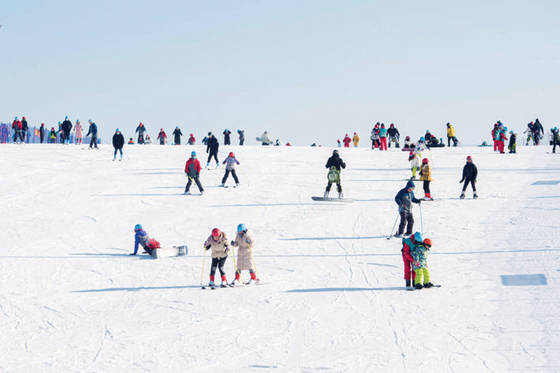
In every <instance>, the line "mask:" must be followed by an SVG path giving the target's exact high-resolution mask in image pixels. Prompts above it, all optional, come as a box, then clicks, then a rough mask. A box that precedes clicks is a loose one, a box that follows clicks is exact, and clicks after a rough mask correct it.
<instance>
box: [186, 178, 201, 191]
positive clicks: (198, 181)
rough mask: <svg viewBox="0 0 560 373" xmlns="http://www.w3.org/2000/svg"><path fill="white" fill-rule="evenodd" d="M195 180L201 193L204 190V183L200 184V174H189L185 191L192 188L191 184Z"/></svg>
mask: <svg viewBox="0 0 560 373" xmlns="http://www.w3.org/2000/svg"><path fill="white" fill-rule="evenodd" d="M193 180H194V182H195V183H196V186H197V187H198V190H199V191H200V193H202V192H204V188H202V185H201V184H200V180H199V178H198V175H196V176H194V177H191V176H189V181H188V182H187V186H186V187H185V193H188V192H189V190H190V189H191V185H192V183H193Z"/></svg>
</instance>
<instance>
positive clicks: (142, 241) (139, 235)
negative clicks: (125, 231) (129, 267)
mask: <svg viewBox="0 0 560 373" xmlns="http://www.w3.org/2000/svg"><path fill="white" fill-rule="evenodd" d="M138 246H142V248H143V249H144V251H145V252H146V253H148V254H150V255H152V251H153V250H155V249H159V247H160V245H159V242H158V241H156V240H155V239H153V238H150V237H149V236H148V233H146V231H145V230H143V229H142V225H140V224H136V225H135V226H134V252H133V253H131V254H129V255H136V254H137V253H138Z"/></svg>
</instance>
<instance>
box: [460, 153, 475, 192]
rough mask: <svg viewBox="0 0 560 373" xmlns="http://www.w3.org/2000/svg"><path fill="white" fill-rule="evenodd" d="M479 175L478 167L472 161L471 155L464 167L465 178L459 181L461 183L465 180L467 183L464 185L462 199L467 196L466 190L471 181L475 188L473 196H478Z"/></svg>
mask: <svg viewBox="0 0 560 373" xmlns="http://www.w3.org/2000/svg"><path fill="white" fill-rule="evenodd" d="M477 176H478V169H477V168H476V166H475V164H474V163H473V161H472V157H471V156H470V155H469V156H468V157H467V164H466V165H465V167H463V178H462V179H461V181H459V184H460V183H462V182H463V181H464V182H465V184H464V185H463V192H462V193H461V197H460V198H461V199H463V198H465V191H466V190H467V186H468V185H469V183H470V184H471V186H472V189H473V198H478V195H477V194H476V177H477Z"/></svg>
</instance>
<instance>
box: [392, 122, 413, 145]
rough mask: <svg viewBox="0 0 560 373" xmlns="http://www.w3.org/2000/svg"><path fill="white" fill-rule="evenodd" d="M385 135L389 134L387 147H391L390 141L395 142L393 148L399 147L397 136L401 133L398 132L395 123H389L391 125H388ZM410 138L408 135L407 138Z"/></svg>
mask: <svg viewBox="0 0 560 373" xmlns="http://www.w3.org/2000/svg"><path fill="white" fill-rule="evenodd" d="M387 135H388V136H389V147H391V143H392V142H394V143H395V148H397V149H398V148H399V147H400V145H399V138H400V136H401V134H400V133H399V130H398V129H397V128H396V127H395V125H394V124H393V123H391V125H390V126H389V129H388V130H387ZM408 139H409V140H410V137H409V138H408Z"/></svg>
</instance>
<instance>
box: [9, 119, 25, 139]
mask: <svg viewBox="0 0 560 373" xmlns="http://www.w3.org/2000/svg"><path fill="white" fill-rule="evenodd" d="M12 130H13V131H14V136H13V138H12V142H13V143H14V144H15V143H17V141H18V138H20V139H21V121H20V120H19V119H18V117H15V119H14V121H13V122H12ZM21 141H22V142H23V139H22V140H21Z"/></svg>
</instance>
